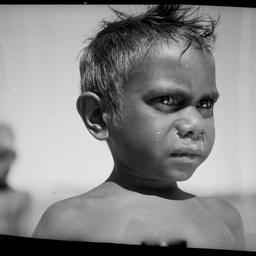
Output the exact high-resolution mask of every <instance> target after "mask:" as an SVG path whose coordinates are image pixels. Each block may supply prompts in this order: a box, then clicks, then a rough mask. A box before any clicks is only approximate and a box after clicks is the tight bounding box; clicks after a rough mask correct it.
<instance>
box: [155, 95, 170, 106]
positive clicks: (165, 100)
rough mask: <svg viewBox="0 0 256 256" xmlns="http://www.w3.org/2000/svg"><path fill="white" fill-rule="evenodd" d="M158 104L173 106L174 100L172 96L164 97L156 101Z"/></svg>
mask: <svg viewBox="0 0 256 256" xmlns="http://www.w3.org/2000/svg"><path fill="white" fill-rule="evenodd" d="M155 102H156V103H161V104H163V105H173V104H174V99H173V97H171V96H162V97H159V98H157V99H156V100H155Z"/></svg>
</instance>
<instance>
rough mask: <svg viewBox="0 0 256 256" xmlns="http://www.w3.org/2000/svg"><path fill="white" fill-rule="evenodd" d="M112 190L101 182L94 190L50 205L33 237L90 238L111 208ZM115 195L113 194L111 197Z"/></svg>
mask: <svg viewBox="0 0 256 256" xmlns="http://www.w3.org/2000/svg"><path fill="white" fill-rule="evenodd" d="M112 194H115V195H116V194H117V193H116V192H115V191H114V192H113V189H112V188H111V187H109V186H107V185H105V184H102V185H100V186H98V187H96V188H95V189H93V190H91V191H89V192H87V193H85V194H82V195H79V196H76V197H71V198H67V199H64V200H62V201H59V202H56V203H54V204H53V205H51V206H50V207H49V208H48V209H47V210H46V211H45V212H44V214H43V216H42V217H41V219H40V221H39V223H38V225H37V227H36V229H35V231H34V233H33V237H35V238H45V239H57V240H75V241H80V240H82V241H90V240H91V237H92V236H94V235H95V233H97V232H101V229H102V226H103V224H104V223H105V221H106V220H105V217H106V215H110V216H111V213H110V214H109V212H110V211H111V210H112V209H113V208H114V205H115V202H116V201H115V200H113V199H112V198H113V196H111V195H112ZM114 198H115V197H114Z"/></svg>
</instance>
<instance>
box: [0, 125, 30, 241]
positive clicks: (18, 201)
mask: <svg viewBox="0 0 256 256" xmlns="http://www.w3.org/2000/svg"><path fill="white" fill-rule="evenodd" d="M15 157H16V152H15V149H14V134H13V130H12V128H11V127H10V126H9V125H7V124H5V123H3V122H0V234H5V235H15V236H29V234H28V227H29V216H30V215H29V213H30V202H31V199H30V196H29V195H28V194H26V193H21V192H18V191H15V190H14V189H12V188H11V187H10V186H9V185H8V182H7V176H8V173H9V172H10V169H11V166H12V164H13V162H14V160H15Z"/></svg>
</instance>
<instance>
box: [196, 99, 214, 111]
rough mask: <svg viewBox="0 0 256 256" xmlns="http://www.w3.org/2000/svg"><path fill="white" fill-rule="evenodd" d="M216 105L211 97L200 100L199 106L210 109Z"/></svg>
mask: <svg viewBox="0 0 256 256" xmlns="http://www.w3.org/2000/svg"><path fill="white" fill-rule="evenodd" d="M213 105H214V102H213V100H211V99H203V100H201V101H200V102H199V106H198V107H199V108H205V109H210V108H212V107H213Z"/></svg>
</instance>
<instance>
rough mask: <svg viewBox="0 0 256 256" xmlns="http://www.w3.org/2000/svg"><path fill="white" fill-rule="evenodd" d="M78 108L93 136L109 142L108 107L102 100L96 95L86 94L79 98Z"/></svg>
mask: <svg viewBox="0 0 256 256" xmlns="http://www.w3.org/2000/svg"><path fill="white" fill-rule="evenodd" d="M76 106H77V110H78V113H79V114H80V116H81V117H82V119H83V121H84V124H85V125H86V127H87V129H88V131H89V132H90V133H91V134H92V136H93V137H95V138H96V139H98V140H107V139H108V137H109V132H108V127H107V122H106V112H104V111H105V110H106V107H105V104H104V103H103V101H102V99H101V98H100V97H99V96H98V95H97V94H96V93H93V92H84V93H82V94H81V95H80V96H79V97H78V99H77V103H76Z"/></svg>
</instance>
